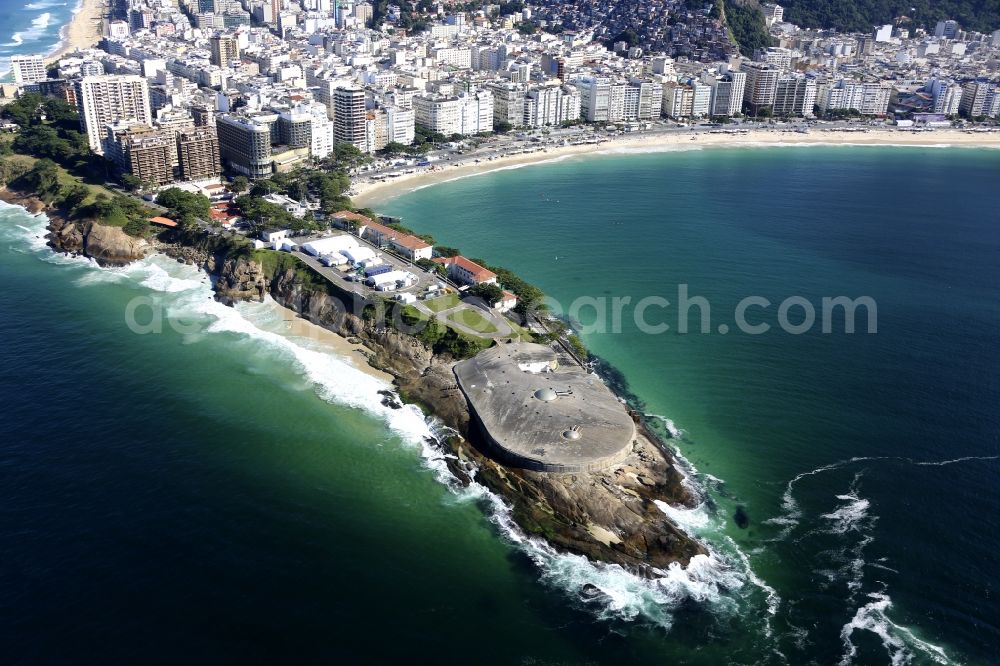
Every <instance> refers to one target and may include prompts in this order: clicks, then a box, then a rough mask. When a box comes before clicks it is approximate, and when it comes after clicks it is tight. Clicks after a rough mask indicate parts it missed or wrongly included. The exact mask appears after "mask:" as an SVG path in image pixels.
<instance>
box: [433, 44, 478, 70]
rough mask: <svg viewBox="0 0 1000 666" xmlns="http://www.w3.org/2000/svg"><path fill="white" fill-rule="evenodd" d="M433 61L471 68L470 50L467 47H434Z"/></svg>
mask: <svg viewBox="0 0 1000 666" xmlns="http://www.w3.org/2000/svg"><path fill="white" fill-rule="evenodd" d="M434 61H435V62H436V63H437V64H439V65H448V66H451V67H457V68H458V69H472V51H471V50H470V49H467V48H443V49H435V50H434Z"/></svg>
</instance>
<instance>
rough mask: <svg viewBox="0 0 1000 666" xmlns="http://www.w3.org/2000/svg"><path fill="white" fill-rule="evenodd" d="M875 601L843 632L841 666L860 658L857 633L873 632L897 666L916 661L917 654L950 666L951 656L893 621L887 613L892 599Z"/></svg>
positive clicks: (881, 596)
mask: <svg viewBox="0 0 1000 666" xmlns="http://www.w3.org/2000/svg"><path fill="white" fill-rule="evenodd" d="M868 598H869V599H871V601H869V602H868V603H866V604H865V605H864V606H861V607H860V608H858V609H857V611H856V612H855V613H854V617H852V618H851V620H850V621H849V622H848V623H847V624H845V625H844V626H843V628H842V629H841V630H840V639H841V641H842V642H843V644H844V652H843V654H842V656H841V658H840V666H850V664H852V663H854V658H855V657H857V655H858V648H857V646H856V645H855V644H854V641H853V640H852V637H853V636H854V632H856V631H870V632H872V633H873V634H875V635H876V636H878V637H879V639H881V641H882V647H884V648H885V650H886V653H887V654H888V656H889V658H890V660H891V662H892V664H893V666H903V665H904V664H909V663H911V662H912V661H913V658H914V656H916V652H919V653H921V654H923V655H924V656H925V657H927V658H929V659H931V660H932V661H933V662H934V663H937V664H950V663H952V661H951V660H950V659H949V658H948V655H947V653H946V652H945V651H944V650H943V649H941V648H940V647H938V646H936V645H932V644H931V643H928V642H926V641H922V640H920V639H919V638H917V637H916V636H915V635H914V634H913V631H911V630H910V629H908V628H907V627H903V626H900V625H898V624H896V623H894V622H893V621H892V620H890V619H889V616H888V615H887V614H886V611H888V610H889V608H891V607H892V599H890V598H889V595H887V594H884V593H882V592H872V593H870V594H869V595H868Z"/></svg>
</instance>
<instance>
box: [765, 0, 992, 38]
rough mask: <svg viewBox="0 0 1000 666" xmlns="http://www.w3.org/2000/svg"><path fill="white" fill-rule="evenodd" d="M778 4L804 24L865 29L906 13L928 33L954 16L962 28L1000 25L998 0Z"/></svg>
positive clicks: (789, 0) (795, 0)
mask: <svg viewBox="0 0 1000 666" xmlns="http://www.w3.org/2000/svg"><path fill="white" fill-rule="evenodd" d="M778 4H780V5H781V6H782V7H784V8H785V20H786V21H788V22H789V23H794V24H796V25H798V26H801V27H803V28H835V29H837V30H839V31H841V32H868V31H870V30H871V29H872V26H875V25H883V24H886V23H892V22H894V20H895V19H896V18H897V17H899V16H907V17H910V18H911V19H912V21H911V24H910V25H912V26H913V27H917V28H919V27H924V28H926V29H927V30H928V31H929V32H931V33H933V32H934V26H936V25H937V22H938V21H943V20H946V19H955V20H956V21H958V23H959V25H960V26H961V28H962V29H963V30H976V31H978V32H986V33H989V32H993V31H994V30H998V29H1000V0H836V2H831V0H783V1H779V2H778ZM904 26H905V24H904Z"/></svg>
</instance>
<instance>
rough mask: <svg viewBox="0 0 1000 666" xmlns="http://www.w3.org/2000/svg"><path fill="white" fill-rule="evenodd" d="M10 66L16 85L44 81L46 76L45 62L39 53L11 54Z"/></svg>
mask: <svg viewBox="0 0 1000 666" xmlns="http://www.w3.org/2000/svg"><path fill="white" fill-rule="evenodd" d="M10 67H11V70H12V71H13V73H14V83H16V84H17V85H23V84H25V83H35V82H36V81H44V80H45V79H47V78H48V76H47V75H46V73H45V62H44V60H43V59H42V56H40V55H12V56H11V57H10Z"/></svg>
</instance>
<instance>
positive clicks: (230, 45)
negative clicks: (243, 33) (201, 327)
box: [209, 35, 240, 67]
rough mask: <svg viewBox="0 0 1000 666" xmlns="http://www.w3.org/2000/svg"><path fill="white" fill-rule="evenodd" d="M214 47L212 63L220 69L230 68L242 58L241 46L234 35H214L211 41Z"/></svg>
mask: <svg viewBox="0 0 1000 666" xmlns="http://www.w3.org/2000/svg"><path fill="white" fill-rule="evenodd" d="M209 43H210V45H211V47H212V56H211V61H212V64H213V65H216V66H218V67H228V66H229V63H231V62H232V61H233V60H236V59H238V58H239V57H240V46H239V44H238V43H237V41H236V37H234V36H232V35H213V36H212V38H211V39H210V40H209Z"/></svg>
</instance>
